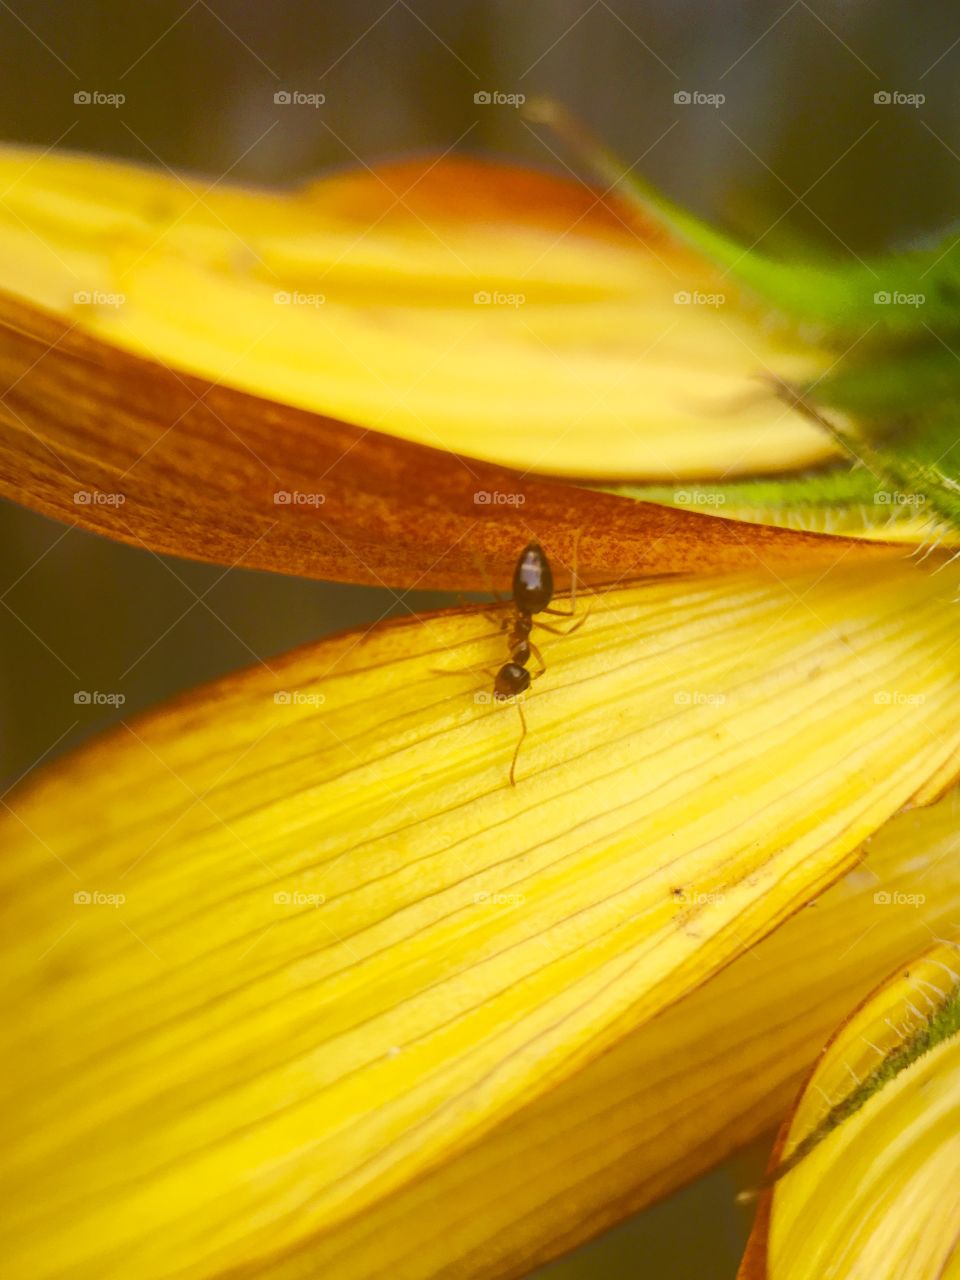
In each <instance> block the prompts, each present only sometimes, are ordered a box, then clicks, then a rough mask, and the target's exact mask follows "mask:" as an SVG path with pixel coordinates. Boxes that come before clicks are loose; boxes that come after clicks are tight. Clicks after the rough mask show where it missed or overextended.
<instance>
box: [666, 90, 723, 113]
mask: <svg viewBox="0 0 960 1280" xmlns="http://www.w3.org/2000/svg"><path fill="white" fill-rule="evenodd" d="M726 100H727V95H726V94H725V93H702V92H701V91H700V90H699V89H678V90H677V92H676V93H675V94H674V95H673V101H674V103H675V104H676V105H677V106H678V107H714V108H716V107H722V106H723V104H724V103H725V102H726Z"/></svg>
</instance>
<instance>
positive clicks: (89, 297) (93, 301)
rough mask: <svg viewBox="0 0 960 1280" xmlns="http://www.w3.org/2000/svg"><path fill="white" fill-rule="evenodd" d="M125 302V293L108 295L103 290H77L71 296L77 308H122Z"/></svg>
mask: <svg viewBox="0 0 960 1280" xmlns="http://www.w3.org/2000/svg"><path fill="white" fill-rule="evenodd" d="M126 300H127V295H126V294H125V293H108V292H107V291H106V290H104V289H77V291H76V292H75V293H74V295H73V301H74V305H75V306H77V307H122V306H123V304H124V303H125V302H126Z"/></svg>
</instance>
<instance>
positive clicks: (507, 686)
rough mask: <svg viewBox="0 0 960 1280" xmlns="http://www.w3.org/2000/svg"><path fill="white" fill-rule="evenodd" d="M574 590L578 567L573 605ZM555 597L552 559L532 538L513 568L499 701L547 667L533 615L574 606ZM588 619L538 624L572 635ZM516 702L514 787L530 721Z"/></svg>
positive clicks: (498, 684)
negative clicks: (558, 603)
mask: <svg viewBox="0 0 960 1280" xmlns="http://www.w3.org/2000/svg"><path fill="white" fill-rule="evenodd" d="M575 591H576V570H574V574H573V592H572V593H571V605H574V604H575V595H574V594H573V593H575ZM552 599H553V570H552V569H551V568H550V561H549V560H548V559H547V557H546V553H545V552H544V550H543V547H541V546H540V544H539V542H530V543H528V544H527V546H525V547H524V549H523V551H521V553H520V559H519V560H518V561H517V567H516V568H515V569H514V571H513V604H514V607H515V609H516V613H515V614H514V618H513V624H512V626H510V635H509V639H508V644H509V646H510V661H509V662H505V663H504V665H503V666H502V667H501V668H500V670H499V671H498V672H497V674H496V677H495V678H494V682H493V697H494V700H495V701H496V702H508V701H511V700H513V699H514V698H516V697H518V696H519V695H522V694H524V693H526V691H527V690H528V689H529V688H530V681H531V680H535V679H536V678H537V677H538V676H542V675H543V673H544V672H545V671H546V669H547V665H546V663H545V662H544V660H543V656H542V655H541V653H540V650H539V649H538V648H537V646H536V645H535V644H534V643H533V641H532V640H531V639H530V632H531V630H532V629H533V626H534V619H533V615H534V614H535V613H550V614H554V615H555V616H557V617H560V618H571V617H573V609H572V608H571V611H570V612H569V613H567V612H565V611H564V610H562V609H551V608H550V607H549V605H550V601H551V600H552ZM585 621H586V616H584V617H583V618H581V619H580V621H579V622H575V623H574V624H573V626H572V627H568V628H567V630H566V631H558V629H557V628H556V627H551V626H549V625H548V624H547V623H546V622H541V621H540V620H539V619H538V620H537V624H536V625H537V626H539V627H543V628H544V630H545V631H552V632H554V633H555V634H557V635H569V634H570V633H571V632H572V631H575V630H576V629H577V627H579V626H582V624H583V623H584V622H585ZM502 625H503V627H504V630H506V628H507V626H508V625H510V624H509V623H507V622H506V621H505V622H504V623H503V624H502ZM531 656H532V657H534V658H536V660H537V662H539V664H540V670H539V671H537V672H535V673H534V674H533V675H531V673H530V671H529V670H528V669H527V664H528V663H529V661H530V658H531ZM514 705H515V706H516V708H517V711H518V712H519V715H520V724H521V726H522V728H521V732H520V740H519V741H518V743H517V746H516V750H515V751H514V753H513V760H512V761H511V764H510V785H511V786H512V787H515V786H516V785H517V780H516V776H515V774H516V768H517V757H518V756H519V754H520V747H521V746H522V745H523V740H524V738H525V737H526V736H527V721H526V717H525V716H524V714H523V708H522V706H521V705H520V703H519V702H515V703H514Z"/></svg>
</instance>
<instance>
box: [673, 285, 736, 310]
mask: <svg viewBox="0 0 960 1280" xmlns="http://www.w3.org/2000/svg"><path fill="white" fill-rule="evenodd" d="M673 301H674V304H675V305H676V306H678V307H722V306H723V305H724V304H725V303H726V301H727V295H726V294H725V293H704V292H702V290H700V289H694V290H690V289H678V290H677V292H676V293H675V294H674V295H673Z"/></svg>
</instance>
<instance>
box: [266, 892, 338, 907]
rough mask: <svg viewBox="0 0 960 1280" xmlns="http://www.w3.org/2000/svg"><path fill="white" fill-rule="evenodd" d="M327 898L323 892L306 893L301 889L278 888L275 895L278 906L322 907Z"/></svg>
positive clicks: (274, 899) (275, 903)
mask: <svg viewBox="0 0 960 1280" xmlns="http://www.w3.org/2000/svg"><path fill="white" fill-rule="evenodd" d="M326 900H327V899H326V896H325V895H324V894H322V893H304V892H303V891H302V890H301V889H278V890H277V892H276V893H275V894H274V895H273V901H274V905H275V906H278V907H322V906H323V904H324V903H325V902H326Z"/></svg>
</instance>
